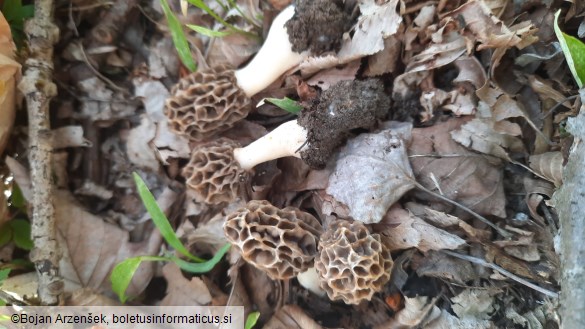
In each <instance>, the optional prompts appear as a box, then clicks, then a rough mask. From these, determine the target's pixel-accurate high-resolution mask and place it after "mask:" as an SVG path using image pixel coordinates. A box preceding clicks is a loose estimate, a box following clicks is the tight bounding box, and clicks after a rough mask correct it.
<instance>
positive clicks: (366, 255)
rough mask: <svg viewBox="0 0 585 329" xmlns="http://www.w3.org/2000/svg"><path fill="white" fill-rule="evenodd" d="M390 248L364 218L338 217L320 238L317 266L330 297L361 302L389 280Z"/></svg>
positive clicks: (349, 302)
mask: <svg viewBox="0 0 585 329" xmlns="http://www.w3.org/2000/svg"><path fill="white" fill-rule="evenodd" d="M393 263H394V262H393V261H392V258H391V256H390V251H389V250H388V248H387V247H386V246H384V244H383V243H382V241H381V239H380V235H379V234H370V232H369V231H368V228H367V227H366V226H365V225H364V224H362V223H361V222H357V221H356V222H349V221H345V220H336V221H334V222H333V223H331V225H330V226H329V227H328V228H327V230H326V231H325V233H324V234H323V235H322V236H321V239H320V240H319V256H317V257H316V258H315V268H316V269H317V272H318V273H319V279H320V281H321V288H323V289H324V290H325V291H326V292H327V295H328V296H329V298H330V299H331V300H343V301H344V302H345V303H346V304H359V303H360V302H361V301H364V300H370V299H371V298H372V296H373V295H374V293H376V292H378V291H380V290H382V288H383V287H384V285H385V284H386V283H387V282H388V280H390V271H391V269H392V265H393Z"/></svg>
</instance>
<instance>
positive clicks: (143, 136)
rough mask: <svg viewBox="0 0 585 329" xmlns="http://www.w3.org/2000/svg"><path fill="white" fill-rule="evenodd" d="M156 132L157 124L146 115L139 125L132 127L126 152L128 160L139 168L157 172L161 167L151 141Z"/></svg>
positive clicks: (127, 138) (127, 140)
mask: <svg viewBox="0 0 585 329" xmlns="http://www.w3.org/2000/svg"><path fill="white" fill-rule="evenodd" d="M155 134H156V126H155V125H154V123H153V122H152V121H151V120H150V119H149V118H148V117H147V116H145V115H143V116H142V118H141V120H140V125H139V126H138V127H135V128H132V129H130V132H129V133H128V136H127V137H126V154H127V155H128V160H130V162H132V164H134V166H136V167H137V168H141V169H148V170H150V171H153V172H157V171H158V170H159V168H160V163H159V162H158V160H157V158H156V156H155V153H154V150H153V147H152V146H151V142H152V140H153V139H154V136H155Z"/></svg>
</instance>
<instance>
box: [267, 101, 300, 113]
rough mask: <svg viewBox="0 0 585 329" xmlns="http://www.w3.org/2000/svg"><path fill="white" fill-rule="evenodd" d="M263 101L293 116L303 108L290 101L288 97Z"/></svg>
mask: <svg viewBox="0 0 585 329" xmlns="http://www.w3.org/2000/svg"><path fill="white" fill-rule="evenodd" d="M264 100H265V101H267V102H269V103H272V104H274V105H276V106H278V107H280V108H281V109H283V110H285V111H287V112H290V113H294V114H297V113H299V111H300V110H302V109H303V107H302V106H301V105H300V104H299V103H298V102H297V101H295V100H292V99H290V98H288V97H285V98H282V99H279V98H265V99H264Z"/></svg>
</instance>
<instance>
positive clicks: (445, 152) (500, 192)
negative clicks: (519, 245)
mask: <svg viewBox="0 0 585 329" xmlns="http://www.w3.org/2000/svg"><path fill="white" fill-rule="evenodd" d="M466 121H467V120H466V119H458V118H452V119H449V120H448V121H445V122H442V123H437V124H435V125H434V126H432V127H427V128H415V129H413V131H412V142H411V144H410V146H409V149H408V153H409V158H410V163H411V165H412V170H413V171H414V174H415V177H416V178H417V181H418V182H419V183H420V184H422V185H423V186H424V187H426V188H427V189H429V190H432V191H434V192H437V193H439V194H442V195H444V196H445V197H447V198H449V199H451V200H453V201H456V202H459V203H461V204H463V205H465V206H467V207H469V208H471V209H472V210H474V211H475V212H477V213H479V214H481V215H494V216H498V217H502V218H504V217H506V210H505V205H506V198H505V195H504V187H503V183H502V179H503V173H502V171H501V169H500V167H499V165H498V163H499V161H498V160H497V159H489V158H487V157H486V156H482V155H480V154H477V153H474V152H471V151H468V150H467V149H465V148H464V147H462V146H461V145H459V144H458V143H457V142H455V141H454V140H453V139H452V138H451V135H450V132H451V131H453V130H455V129H457V128H458V127H460V126H461V125H462V124H464V123H465V122H466ZM494 160H495V163H496V164H494V163H493V162H494ZM433 177H434V178H433ZM419 197H421V198H423V199H430V200H433V198H432V197H429V196H428V195H422V194H420V195H419ZM437 210H443V209H437ZM456 215H457V214H456ZM462 215H463V214H462Z"/></svg>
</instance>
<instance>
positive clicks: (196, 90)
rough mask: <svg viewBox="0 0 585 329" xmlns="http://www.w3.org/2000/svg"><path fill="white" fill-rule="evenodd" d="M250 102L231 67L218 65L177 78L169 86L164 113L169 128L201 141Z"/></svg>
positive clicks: (231, 121) (240, 116)
mask: <svg viewBox="0 0 585 329" xmlns="http://www.w3.org/2000/svg"><path fill="white" fill-rule="evenodd" d="M250 102H251V100H250V98H249V97H248V96H246V94H245V93H244V91H242V90H241V89H240V87H239V86H238V83H237V80H236V77H235V75H234V70H232V69H230V68H228V67H227V66H223V65H220V66H218V67H215V68H211V69H207V70H201V71H197V72H194V73H191V74H190V75H188V76H186V77H185V78H183V79H181V80H180V81H179V82H178V83H177V84H176V85H175V86H174V87H173V88H172V90H171V96H170V97H169V98H168V99H167V101H166V104H165V114H166V116H167V117H168V119H169V126H170V127H171V129H172V130H173V131H175V132H177V133H178V134H182V135H186V136H187V137H189V138H190V139H192V140H194V141H201V140H205V139H207V138H209V137H212V136H214V135H216V134H218V133H220V132H223V131H226V130H228V129H230V128H231V127H232V126H234V124H235V123H237V122H238V121H240V120H242V119H243V118H245V117H246V116H247V115H248V112H249V111H250V108H251V106H250V104H251V103H250Z"/></svg>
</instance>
